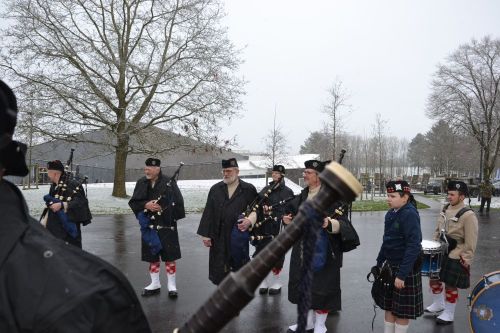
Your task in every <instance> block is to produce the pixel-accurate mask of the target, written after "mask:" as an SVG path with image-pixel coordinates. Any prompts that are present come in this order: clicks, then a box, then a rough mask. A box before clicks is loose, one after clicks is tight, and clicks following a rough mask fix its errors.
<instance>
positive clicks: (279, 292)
mask: <svg viewBox="0 0 500 333" xmlns="http://www.w3.org/2000/svg"><path fill="white" fill-rule="evenodd" d="M278 294H281V288H279V289H273V288H269V295H278Z"/></svg>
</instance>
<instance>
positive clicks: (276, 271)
mask: <svg viewBox="0 0 500 333" xmlns="http://www.w3.org/2000/svg"><path fill="white" fill-rule="evenodd" d="M272 272H273V274H274V275H278V274H279V273H280V272H281V268H273V269H272Z"/></svg>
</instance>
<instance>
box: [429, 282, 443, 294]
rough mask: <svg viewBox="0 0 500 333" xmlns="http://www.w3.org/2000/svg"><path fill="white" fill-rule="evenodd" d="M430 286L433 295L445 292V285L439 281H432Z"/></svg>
mask: <svg viewBox="0 0 500 333" xmlns="http://www.w3.org/2000/svg"><path fill="white" fill-rule="evenodd" d="M430 286H431V290H432V293H433V294H441V293H442V292H443V284H442V283H441V282H439V281H437V280H430Z"/></svg>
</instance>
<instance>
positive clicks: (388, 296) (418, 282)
mask: <svg viewBox="0 0 500 333" xmlns="http://www.w3.org/2000/svg"><path fill="white" fill-rule="evenodd" d="M391 268H392V271H393V276H396V275H397V272H398V270H399V266H393V265H391ZM375 303H376V304H377V305H379V306H380V307H381V308H382V309H383V310H386V311H391V312H392V313H393V314H394V315H395V316H396V317H398V318H404V319H416V318H417V317H420V316H421V315H422V314H423V313H424V304H423V294H422V275H421V273H420V270H418V271H415V270H412V271H411V272H410V274H409V275H408V276H407V277H406V279H405V287H404V288H403V289H396V288H394V284H393V285H392V290H389V291H388V292H386V293H381V294H380V299H378V300H375Z"/></svg>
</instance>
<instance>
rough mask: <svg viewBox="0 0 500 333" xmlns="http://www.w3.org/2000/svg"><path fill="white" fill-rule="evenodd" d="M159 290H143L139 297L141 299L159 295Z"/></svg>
mask: <svg viewBox="0 0 500 333" xmlns="http://www.w3.org/2000/svg"><path fill="white" fill-rule="evenodd" d="M160 289H161V288H156V289H143V290H142V293H141V296H142V297H148V296H153V295H158V294H159V293H160Z"/></svg>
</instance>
